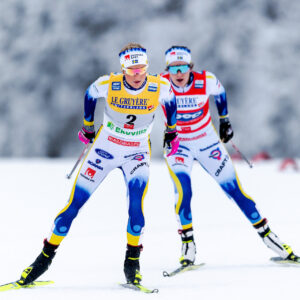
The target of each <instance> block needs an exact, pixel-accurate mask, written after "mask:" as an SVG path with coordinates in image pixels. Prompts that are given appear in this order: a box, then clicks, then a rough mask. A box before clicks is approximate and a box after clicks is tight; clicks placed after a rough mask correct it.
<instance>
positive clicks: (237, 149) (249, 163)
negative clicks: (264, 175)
mask: <svg viewBox="0 0 300 300" xmlns="http://www.w3.org/2000/svg"><path fill="white" fill-rule="evenodd" d="M230 142H231V145H232V148H233V149H234V150H235V151H236V152H237V153H238V154H239V155H240V156H241V157H242V159H243V160H244V161H245V162H246V163H247V164H248V165H249V167H250V168H253V165H252V164H251V162H250V161H249V160H248V159H247V157H246V156H245V155H244V154H243V153H242V152H241V151H240V150H239V148H238V147H237V146H236V145H235V144H234V143H233V141H230Z"/></svg>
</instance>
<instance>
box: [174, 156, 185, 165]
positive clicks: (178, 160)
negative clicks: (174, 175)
mask: <svg viewBox="0 0 300 300" xmlns="http://www.w3.org/2000/svg"><path fill="white" fill-rule="evenodd" d="M175 161H176V162H177V163H179V164H183V163H184V158H183V157H175Z"/></svg>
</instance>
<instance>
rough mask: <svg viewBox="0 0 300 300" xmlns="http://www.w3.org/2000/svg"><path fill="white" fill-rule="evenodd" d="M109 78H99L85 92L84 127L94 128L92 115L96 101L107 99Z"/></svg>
mask: <svg viewBox="0 0 300 300" xmlns="http://www.w3.org/2000/svg"><path fill="white" fill-rule="evenodd" d="M108 83H109V76H101V77H100V78H98V79H97V80H96V81H95V82H93V83H92V84H91V85H90V86H89V87H88V89H87V90H86V92H85V96H84V118H83V124H84V125H85V126H94V114H95V109H96V104H97V99H98V98H100V97H104V98H106V97H107V91H108Z"/></svg>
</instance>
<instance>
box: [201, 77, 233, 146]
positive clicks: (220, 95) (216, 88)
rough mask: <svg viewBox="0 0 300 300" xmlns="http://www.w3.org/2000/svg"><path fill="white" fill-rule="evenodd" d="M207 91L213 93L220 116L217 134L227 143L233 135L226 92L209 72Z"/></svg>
mask: <svg viewBox="0 0 300 300" xmlns="http://www.w3.org/2000/svg"><path fill="white" fill-rule="evenodd" d="M206 83H207V93H208V94H209V95H213V96H214V98H215V103H216V106H217V109H218V113H219V118H220V128H219V135H220V139H221V141H222V142H224V143H227V142H228V141H229V140H231V139H232V137H233V130H232V126H231V123H230V120H229V115H228V109H227V98H226V92H225V89H224V87H223V85H222V84H221V82H220V81H219V80H218V79H217V78H216V76H215V75H214V74H212V73H210V72H206Z"/></svg>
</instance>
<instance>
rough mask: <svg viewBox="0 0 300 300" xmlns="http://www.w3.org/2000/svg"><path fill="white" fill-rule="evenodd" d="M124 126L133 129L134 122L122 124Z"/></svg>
mask: <svg viewBox="0 0 300 300" xmlns="http://www.w3.org/2000/svg"><path fill="white" fill-rule="evenodd" d="M124 128H127V129H133V128H134V124H124Z"/></svg>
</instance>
